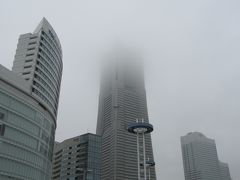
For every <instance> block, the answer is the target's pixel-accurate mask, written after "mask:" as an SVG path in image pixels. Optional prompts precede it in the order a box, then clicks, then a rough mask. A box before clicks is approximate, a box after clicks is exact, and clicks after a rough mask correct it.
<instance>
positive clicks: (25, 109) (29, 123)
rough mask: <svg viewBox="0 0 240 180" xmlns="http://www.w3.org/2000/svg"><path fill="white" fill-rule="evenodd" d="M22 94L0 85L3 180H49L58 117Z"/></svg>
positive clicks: (0, 168) (0, 136) (0, 150)
mask: <svg viewBox="0 0 240 180" xmlns="http://www.w3.org/2000/svg"><path fill="white" fill-rule="evenodd" d="M19 94H21V92H18V91H17V93H16V94H13V93H9V92H7V91H5V90H4V89H2V88H1V86H0V179H1V180H7V179H9V180H10V179H11V180H12V179H19V180H20V179H21V180H26V179H34V180H49V179H50V178H51V159H52V150H53V142H54V134H55V125H54V119H53V118H52V117H51V116H50V115H48V114H47V113H44V111H43V110H42V109H41V107H40V106H39V107H37V106H33V104H32V102H35V100H34V99H31V98H25V99H24V98H19ZM30 99H31V100H32V102H31V101H29V100H30Z"/></svg>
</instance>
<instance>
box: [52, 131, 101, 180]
mask: <svg viewBox="0 0 240 180" xmlns="http://www.w3.org/2000/svg"><path fill="white" fill-rule="evenodd" d="M100 154H101V137H100V136H98V135H95V134H90V133H87V134H83V135H81V136H77V137H74V138H70V139H67V140H64V141H63V142H61V143H59V142H55V146H54V157H53V174H52V179H53V180H100Z"/></svg>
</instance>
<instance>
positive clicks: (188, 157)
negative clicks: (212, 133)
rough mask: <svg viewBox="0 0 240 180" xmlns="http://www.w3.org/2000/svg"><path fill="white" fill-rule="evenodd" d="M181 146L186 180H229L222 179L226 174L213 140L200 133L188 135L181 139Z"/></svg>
mask: <svg viewBox="0 0 240 180" xmlns="http://www.w3.org/2000/svg"><path fill="white" fill-rule="evenodd" d="M181 146H182V157H183V166H184V174H185V180H227V179H225V178H222V174H224V173H225V172H223V171H221V170H223V168H221V167H222V166H221V163H220V162H219V159H218V155H217V149H216V144H215V141H214V140H213V139H210V138H207V137H206V136H204V135H203V134H202V133H199V132H193V133H188V134H187V135H186V136H182V137H181ZM220 166H221V167H220Z"/></svg>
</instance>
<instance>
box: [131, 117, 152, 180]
mask: <svg viewBox="0 0 240 180" xmlns="http://www.w3.org/2000/svg"><path fill="white" fill-rule="evenodd" d="M127 130H128V132H130V133H133V134H136V135H137V161H138V162H137V163H138V180H141V179H142V175H141V170H142V171H143V179H144V180H147V167H146V165H147V164H146V150H145V148H146V147H145V135H146V134H148V133H151V132H152V131H153V126H152V125H151V124H149V123H147V122H144V120H143V119H142V121H141V122H140V121H138V119H137V120H136V122H134V123H131V124H129V126H128V129H127ZM140 160H141V161H142V160H143V162H140Z"/></svg>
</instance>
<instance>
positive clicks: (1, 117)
mask: <svg viewBox="0 0 240 180" xmlns="http://www.w3.org/2000/svg"><path fill="white" fill-rule="evenodd" d="M3 118H4V114H3V113H1V112H0V119H2V120H3Z"/></svg>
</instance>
